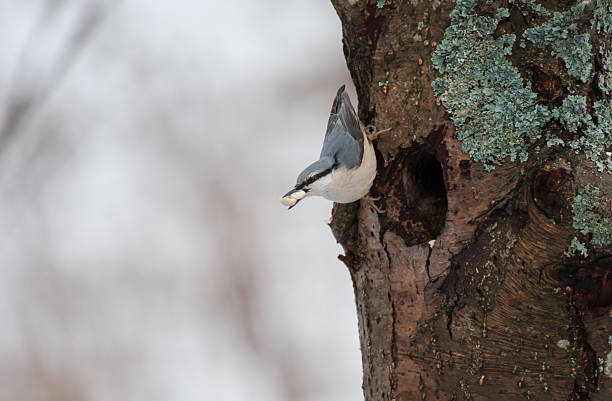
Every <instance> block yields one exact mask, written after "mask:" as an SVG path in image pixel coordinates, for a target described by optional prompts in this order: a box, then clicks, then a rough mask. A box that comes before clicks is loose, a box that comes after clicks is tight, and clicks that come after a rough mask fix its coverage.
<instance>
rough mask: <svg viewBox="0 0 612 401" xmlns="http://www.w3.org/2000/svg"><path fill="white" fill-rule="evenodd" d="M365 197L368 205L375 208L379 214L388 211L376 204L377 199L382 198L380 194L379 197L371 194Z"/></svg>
mask: <svg viewBox="0 0 612 401" xmlns="http://www.w3.org/2000/svg"><path fill="white" fill-rule="evenodd" d="M363 199H364V200H365V201H366V202H368V205H369V206H370V207H371V208H372V209H373V210H375V211H376V212H377V213H378V214H383V213H385V212H386V210H384V209H381V208H379V207H378V206H376V203H375V202H376V201H379V200H380V196H378V197H372V196H370V195H367V196H364V197H363Z"/></svg>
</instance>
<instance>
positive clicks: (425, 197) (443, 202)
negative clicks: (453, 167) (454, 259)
mask: <svg viewBox="0 0 612 401" xmlns="http://www.w3.org/2000/svg"><path fill="white" fill-rule="evenodd" d="M381 178H382V179H383V180H384V183H385V184H386V185H387V186H388V189H386V190H385V189H383V191H384V192H383V193H387V194H388V196H389V198H388V200H387V202H385V206H386V209H387V212H386V213H385V215H384V219H385V226H386V229H390V230H393V231H394V232H395V233H397V234H401V235H402V237H403V238H404V240H405V241H406V243H407V244H408V245H413V244H419V243H421V244H422V243H425V242H428V241H430V240H432V239H434V238H436V237H437V236H438V235H439V234H440V232H441V231H442V228H443V227H444V223H445V221H446V213H447V207H448V202H447V199H446V185H445V183H444V174H443V169H442V165H441V164H440V162H439V161H438V160H437V159H436V156H435V155H434V153H433V149H432V148H431V146H428V145H419V146H415V147H412V148H409V149H406V150H404V151H403V152H401V154H399V155H397V156H396V158H395V159H394V160H393V161H392V163H391V165H390V166H389V168H388V170H387V171H386V173H385V174H384V177H381Z"/></svg>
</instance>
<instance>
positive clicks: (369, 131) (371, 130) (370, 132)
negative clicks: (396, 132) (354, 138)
mask: <svg viewBox="0 0 612 401" xmlns="http://www.w3.org/2000/svg"><path fill="white" fill-rule="evenodd" d="M365 129H366V135H367V137H368V139H369V140H370V142H372V141H373V140H375V139H377V138H378V137H379V136H380V134H384V133H385V132H389V131H391V128H387V129H381V130H380V131H376V127H375V126H374V125H373V124H370V125H368V126H367V127H365Z"/></svg>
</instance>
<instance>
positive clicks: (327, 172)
mask: <svg viewBox="0 0 612 401" xmlns="http://www.w3.org/2000/svg"><path fill="white" fill-rule="evenodd" d="M332 169H333V167H331V168H328V169H327V170H323V171H321V172H320V173H319V174H315V175H313V176H312V177H309V178H308V179H307V180H306V181H303V182H301V183H299V184H298V185H296V186H295V189H302V188H304V187H305V186H307V185H310V184H312V183H313V182H315V181H316V180H318V179H319V178H321V177H323V176H326V175H327V174H329V173H331V171H332Z"/></svg>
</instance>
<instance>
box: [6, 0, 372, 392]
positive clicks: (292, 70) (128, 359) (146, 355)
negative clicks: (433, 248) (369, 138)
mask: <svg viewBox="0 0 612 401" xmlns="http://www.w3.org/2000/svg"><path fill="white" fill-rule="evenodd" d="M341 37H342V33H341V26H340V22H339V20H338V18H337V16H336V13H335V11H334V9H333V7H332V6H331V4H330V3H329V1H327V0H319V1H311V0H301V1H298V0H294V1H287V0H267V1H250V0H239V1H213V0H206V1H202V0H175V1H172V2H170V1H163V2H162V1H160V2H156V1H150V0H0V238H1V241H0V274H1V276H0V400H2V401H4V400H7V401H21V400H24V401H30V400H33V401H34V400H62V401H72V400H96V401H102V400H147V401H151V400H173V401H181V400H224V401H232V400H249V401H252V400H255V401H257V400H265V401H275V400H282V401H291V400H300V401H302V400H304V401H306V400H309V401H310V400H313V401H314V400H317V401H328V400H332V401H333V400H338V401H340V400H342V401H347V400H360V399H363V398H362V395H361V394H362V393H361V357H360V353H359V343H358V335H357V319H356V316H355V307H354V303H353V291H352V285H351V282H350V277H349V274H348V271H347V269H346V268H345V267H344V266H343V265H342V264H341V263H340V262H339V261H338V260H337V259H336V256H337V255H338V253H340V252H341V249H340V248H339V247H338V246H337V245H336V243H335V240H334V238H333V236H332V234H331V232H330V230H329V228H328V226H327V222H328V219H329V215H330V209H331V203H330V202H328V201H326V200H323V199H308V200H307V201H305V202H301V203H300V204H299V206H298V207H296V208H295V209H292V210H291V211H287V210H286V208H284V207H282V206H281V205H280V203H279V201H278V199H279V197H280V195H282V194H284V193H285V192H286V191H287V190H289V189H290V188H291V187H292V185H293V184H294V182H295V178H296V177H297V174H298V173H299V172H300V171H301V169H302V168H304V167H305V166H306V165H307V164H309V163H310V162H312V161H314V160H315V159H316V158H317V156H318V154H319V150H320V146H321V143H322V139H323V135H324V131H325V127H326V123H327V116H328V113H329V109H330V107H331V102H332V98H333V96H334V94H335V92H336V90H337V88H338V87H339V86H340V85H341V84H342V83H346V84H350V78H349V75H348V72H347V69H346V65H345V61H344V57H343V55H342V43H341ZM350 86H351V95H352V96H353V99H355V97H354V91H353V89H352V85H350ZM354 103H356V101H354Z"/></svg>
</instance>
